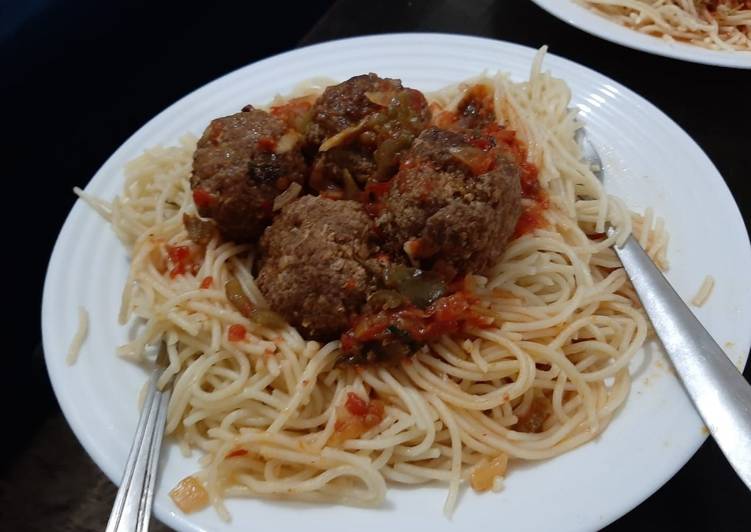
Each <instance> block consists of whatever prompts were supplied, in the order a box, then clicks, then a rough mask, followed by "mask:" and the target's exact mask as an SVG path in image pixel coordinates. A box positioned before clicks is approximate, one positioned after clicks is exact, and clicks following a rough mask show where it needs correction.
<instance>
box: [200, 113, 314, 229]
mask: <svg viewBox="0 0 751 532" xmlns="http://www.w3.org/2000/svg"><path fill="white" fill-rule="evenodd" d="M299 144H300V143H299V142H297V134H296V133H292V132H291V131H289V130H288V128H287V126H286V125H285V123H284V122H282V121H281V120H280V119H278V118H276V117H274V116H272V115H270V114H269V113H267V112H265V111H261V110H258V109H253V108H252V107H251V106H246V107H245V108H243V112H241V113H237V114H234V115H231V116H225V117H223V118H217V119H216V120H212V121H211V124H209V126H208V127H207V128H206V131H204V133H203V136H202V137H201V139H200V140H199V141H198V146H197V147H196V151H195V154H194V155H193V174H192V176H191V179H190V185H191V188H193V198H194V200H195V202H196V207H197V208H198V212H199V213H200V214H201V216H206V217H210V218H213V219H214V220H215V221H216V223H217V226H218V227H219V230H220V231H221V233H222V235H223V236H224V237H225V238H228V239H230V240H238V241H243V240H254V239H256V238H258V237H259V236H260V235H261V233H262V232H263V229H264V228H265V227H266V226H267V225H268V224H269V223H271V218H272V207H273V203H274V198H276V196H277V195H279V194H280V193H281V192H283V191H284V190H286V189H287V187H288V186H289V185H290V184H291V183H292V182H297V183H300V184H302V183H303V182H304V180H305V175H306V166H305V159H304V158H303V156H302V152H301V150H300V147H299Z"/></svg>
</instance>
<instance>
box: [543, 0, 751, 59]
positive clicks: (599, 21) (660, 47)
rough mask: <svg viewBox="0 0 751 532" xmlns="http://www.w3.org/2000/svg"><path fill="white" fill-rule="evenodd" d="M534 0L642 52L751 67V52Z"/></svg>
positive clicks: (566, 2)
mask: <svg viewBox="0 0 751 532" xmlns="http://www.w3.org/2000/svg"><path fill="white" fill-rule="evenodd" d="M532 1H533V2H534V3H535V4H537V5H538V6H540V7H541V8H543V9H544V10H545V11H547V12H548V13H550V14H551V15H555V16H556V17H558V18H559V19H561V20H562V21H564V22H567V23H568V24H571V25H572V26H574V27H575V28H579V29H580V30H584V31H586V32H587V33H590V34H592V35H596V36H597V37H600V38H602V39H606V40H608V41H611V42H614V43H618V44H622V45H623V46H628V47H629V48H634V49H636V50H641V51H642V52H648V53H650V54H657V55H662V56H665V57H673V58H675V59H683V60H684V61H691V62H694V63H704V64H705V65H717V66H726V67H734V68H751V52H725V51H717V50H708V49H706V48H701V47H699V46H694V45H692V44H685V43H679V42H670V41H666V40H663V39H660V38H659V37H653V36H651V35H646V34H644V33H640V32H638V31H634V30H632V29H629V28H627V27H625V26H622V25H620V24H617V23H615V22H613V21H611V20H608V19H606V18H604V17H601V16H600V15H598V14H597V13H594V12H592V11H590V10H588V9H587V8H585V7H582V6H581V5H579V4H576V3H574V2H572V1H571V0H532Z"/></svg>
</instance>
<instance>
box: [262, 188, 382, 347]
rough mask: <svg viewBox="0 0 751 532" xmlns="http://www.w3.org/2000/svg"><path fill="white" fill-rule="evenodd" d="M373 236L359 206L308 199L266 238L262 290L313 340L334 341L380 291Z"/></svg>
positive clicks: (277, 221)
mask: <svg viewBox="0 0 751 532" xmlns="http://www.w3.org/2000/svg"><path fill="white" fill-rule="evenodd" d="M373 237H374V233H373V222H372V220H371V219H370V217H369V216H368V215H367V214H365V212H364V211H363V209H362V206H361V205H360V204H359V203H357V202H354V201H345V200H341V201H335V200H330V199H325V198H321V197H317V196H304V197H302V198H300V199H299V200H297V201H296V202H294V203H292V204H290V205H288V206H286V207H285V208H284V209H282V213H281V214H280V215H279V216H277V218H276V219H275V220H274V223H273V224H272V225H271V226H270V227H269V228H268V229H266V231H265V233H264V234H263V237H262V238H261V249H262V252H263V260H262V263H261V269H260V272H259V274H258V278H257V281H258V287H259V288H260V289H261V292H263V294H264V295H265V296H266V298H267V299H268V301H269V304H270V305H271V308H273V309H274V310H275V311H277V312H279V313H280V314H281V315H283V316H284V317H285V318H286V319H287V321H289V322H290V323H291V324H293V325H295V326H296V327H299V328H300V329H301V330H302V331H303V333H304V334H306V335H307V336H308V337H311V338H316V339H320V340H329V339H332V338H335V337H337V336H338V335H339V334H341V333H342V332H343V331H344V330H346V329H347V328H348V327H349V324H350V322H351V320H352V318H353V317H354V316H355V315H356V314H357V313H359V312H360V310H361V308H362V306H363V305H364V304H365V302H366V299H367V296H368V294H370V293H371V292H372V291H374V290H375V287H376V274H375V272H374V269H373V267H372V265H371V264H370V262H371V259H370V258H371V257H373V256H374V254H375V251H376V249H375V246H374V245H373V240H372V239H373Z"/></svg>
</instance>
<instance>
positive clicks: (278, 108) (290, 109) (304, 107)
mask: <svg viewBox="0 0 751 532" xmlns="http://www.w3.org/2000/svg"><path fill="white" fill-rule="evenodd" d="M314 101H315V96H302V97H300V98H292V99H291V100H289V101H288V102H285V103H283V104H282V105H275V106H273V107H272V108H271V109H270V113H271V114H272V115H274V116H275V117H277V118H279V119H280V120H283V121H284V122H285V123H286V124H287V125H288V126H289V127H291V128H293V129H296V130H298V131H303V130H304V128H305V122H306V121H307V118H308V115H309V114H310V109H311V107H313V102H314Z"/></svg>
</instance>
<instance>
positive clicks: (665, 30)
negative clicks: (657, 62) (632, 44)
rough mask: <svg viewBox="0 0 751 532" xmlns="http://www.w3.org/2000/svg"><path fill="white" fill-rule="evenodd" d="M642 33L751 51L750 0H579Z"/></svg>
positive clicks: (697, 44)
mask: <svg viewBox="0 0 751 532" xmlns="http://www.w3.org/2000/svg"><path fill="white" fill-rule="evenodd" d="M576 1H577V2H578V3H580V4H582V5H583V6H585V7H587V8H589V9H591V10H593V11H594V12H595V13H597V14H599V15H601V16H603V17H605V18H608V19H610V20H612V21H614V22H617V23H618V24H622V25H623V26H626V27H628V28H631V29H634V30H636V31H638V32H640V33H646V34H648V35H654V36H656V37H661V38H663V39H666V40H669V41H680V42H687V43H690V44H693V45H696V46H701V47H703V48H709V49H711V50H726V51H728V50H734V51H747V52H748V51H751V2H748V1H747V0H576Z"/></svg>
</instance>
